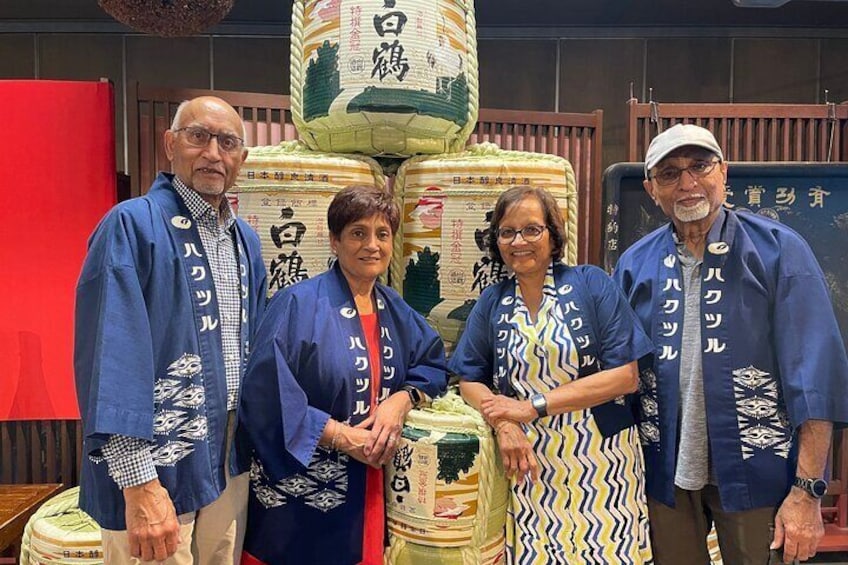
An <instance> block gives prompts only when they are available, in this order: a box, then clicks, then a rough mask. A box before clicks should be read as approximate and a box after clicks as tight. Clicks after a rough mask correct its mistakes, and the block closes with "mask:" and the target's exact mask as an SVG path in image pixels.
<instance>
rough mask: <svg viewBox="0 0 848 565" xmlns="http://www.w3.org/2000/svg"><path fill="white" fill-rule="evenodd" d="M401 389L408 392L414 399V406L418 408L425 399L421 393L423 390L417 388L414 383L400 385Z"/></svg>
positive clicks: (411, 398)
mask: <svg viewBox="0 0 848 565" xmlns="http://www.w3.org/2000/svg"><path fill="white" fill-rule="evenodd" d="M400 389H401V390H405V391H406V394H408V395H409V400H411V401H412V407H413V408H418V407H419V406H420V405H421V403H422V402H423V401H424V396H423V395H422V394H421V391H420V390H418V389H417V388H415V387H414V386H412V385H403V386H402V387H400Z"/></svg>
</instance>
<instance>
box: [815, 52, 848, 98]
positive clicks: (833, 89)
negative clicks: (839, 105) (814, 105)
mask: <svg viewBox="0 0 848 565" xmlns="http://www.w3.org/2000/svg"><path fill="white" fill-rule="evenodd" d="M819 84H820V85H821V93H820V94H819V98H820V101H821V102H824V94H823V93H824V89H828V90H829V91H830V92H829V94H828V96H829V99H830V101H831V102H845V101H848V39H822V40H821V78H820V79H819Z"/></svg>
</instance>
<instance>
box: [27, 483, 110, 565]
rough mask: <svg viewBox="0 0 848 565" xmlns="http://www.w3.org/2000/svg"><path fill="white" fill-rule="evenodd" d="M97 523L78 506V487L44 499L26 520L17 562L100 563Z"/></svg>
mask: <svg viewBox="0 0 848 565" xmlns="http://www.w3.org/2000/svg"><path fill="white" fill-rule="evenodd" d="M102 563H103V546H102V544H101V541H100V526H98V525H97V522H95V521H94V519H93V518H92V517H91V516H89V515H88V514H86V513H85V512H83V511H82V510H80V508H79V487H75V488H72V489H68V490H66V491H65V492H63V493H61V494H59V495H57V496H54V497H53V498H51V499H50V500H48V501H47V502H45V503H44V504H43V505H42V506H41V508H39V509H38V511H36V513H35V514H33V515H32V517H31V518H30V519H29V521H28V522H27V525H26V527H25V529H24V535H23V538H22V542H21V565H100V564H102Z"/></svg>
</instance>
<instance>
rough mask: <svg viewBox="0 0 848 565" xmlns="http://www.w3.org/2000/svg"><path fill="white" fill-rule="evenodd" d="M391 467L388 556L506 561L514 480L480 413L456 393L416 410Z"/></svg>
mask: <svg viewBox="0 0 848 565" xmlns="http://www.w3.org/2000/svg"><path fill="white" fill-rule="evenodd" d="M402 437H403V439H402V441H401V444H400V447H399V448H398V451H397V452H396V453H395V456H394V457H393V459H392V461H391V463H390V464H388V465H387V466H386V487H385V488H386V491H385V492H386V520H387V524H388V530H389V542H390V543H389V549H388V552H387V562H388V563H392V564H393V565H429V564H432V565H445V564H446V565H471V564H474V565H479V564H496V563H503V562H504V546H505V541H506V540H505V538H504V524H505V521H506V511H507V506H508V503H509V485H508V482H507V480H506V477H505V475H504V470H503V467H502V465H501V462H500V455H499V453H498V450H497V446H496V444H495V440H494V438H493V437H492V430H491V428H489V426H488V425H487V424H486V423H485V421H484V420H483V418H482V417H481V416H480V414H479V413H478V412H477V411H476V410H474V409H473V408H471V407H470V406H468V405H467V404H465V403H464V402H463V401H462V399H461V398H460V397H459V396H458V395H457V394H456V393H453V392H449V393H448V394H447V395H446V396H444V397H442V398H439V399H437V400H436V401H434V402H433V406H432V407H431V408H428V409H422V410H412V411H411V412H410V413H409V415H408V416H407V418H406V423H405V425H404V428H403V436H402Z"/></svg>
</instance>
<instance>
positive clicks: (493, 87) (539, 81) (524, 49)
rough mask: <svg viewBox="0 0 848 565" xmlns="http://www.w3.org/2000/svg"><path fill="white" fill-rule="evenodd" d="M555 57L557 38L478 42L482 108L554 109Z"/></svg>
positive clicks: (549, 110)
mask: <svg viewBox="0 0 848 565" xmlns="http://www.w3.org/2000/svg"><path fill="white" fill-rule="evenodd" d="M556 57H557V42H556V41H555V40H546V41H545V40H529V39H490V40H481V41H479V42H478V45H477V60H478V61H479V68H480V107H481V108H501V109H505V110H540V111H546V112H551V111H555V110H556V108H555V105H556V104H555V102H556V74H555V73H556ZM592 109H594V108H592Z"/></svg>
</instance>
